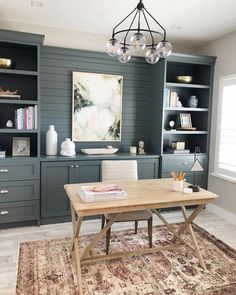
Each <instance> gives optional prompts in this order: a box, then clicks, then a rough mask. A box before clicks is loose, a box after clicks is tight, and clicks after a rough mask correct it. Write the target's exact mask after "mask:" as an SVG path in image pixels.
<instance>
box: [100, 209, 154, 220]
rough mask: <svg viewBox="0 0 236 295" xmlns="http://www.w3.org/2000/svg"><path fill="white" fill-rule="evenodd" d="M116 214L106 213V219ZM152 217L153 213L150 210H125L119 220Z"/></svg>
mask: <svg viewBox="0 0 236 295" xmlns="http://www.w3.org/2000/svg"><path fill="white" fill-rule="evenodd" d="M114 216H115V213H110V214H105V217H106V219H108V220H110V219H112V217H114ZM151 217H152V213H151V212H149V211H148V210H141V211H133V212H123V213H122V214H121V215H120V217H119V218H118V219H117V220H116V222H117V221H139V220H147V219H149V218H151Z"/></svg>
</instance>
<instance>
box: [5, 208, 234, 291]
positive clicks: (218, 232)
mask: <svg viewBox="0 0 236 295" xmlns="http://www.w3.org/2000/svg"><path fill="white" fill-rule="evenodd" d="M163 216H165V218H167V220H168V221H169V222H171V223H174V222H179V221H182V215H181V212H180V211H175V212H167V213H164V214H163ZM195 223H197V224H198V225H200V226H201V227H203V228H204V229H206V230H207V231H208V232H210V233H212V234H213V235H215V236H216V237H218V238H219V239H221V240H222V241H224V242H225V243H227V244H228V245H229V246H231V247H233V248H235V249H236V226H234V225H233V224H230V223H228V222H227V221H225V220H224V219H221V218H220V217H218V216H216V215H213V214H211V213H209V212H206V211H203V212H202V213H201V214H200V215H199V216H198V217H197V218H196V220H195ZM154 224H160V221H159V220H157V219H156V218H155V219H154ZM100 226H101V222H100V220H91V221H85V222H84V223H83V225H82V233H84V234H88V233H94V232H97V231H98V229H100ZM140 226H146V224H144V223H143V224H142V223H141V222H140ZM112 228H113V230H119V229H124V228H134V225H133V223H117V224H115V225H113V227H112ZM71 229H72V228H71V223H61V224H53V225H44V226H41V227H37V226H29V227H20V228H15V229H5V230H0V294H1V295H14V294H15V281H16V271H17V266H16V265H17V255H18V245H19V243H20V242H22V241H29V240H40V239H50V238H57V237H66V236H71V233H72V230H71ZM32 295H34V294H32Z"/></svg>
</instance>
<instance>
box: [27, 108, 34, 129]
mask: <svg viewBox="0 0 236 295" xmlns="http://www.w3.org/2000/svg"><path fill="white" fill-rule="evenodd" d="M28 122H29V125H28V129H33V128H34V107H32V106H30V107H28Z"/></svg>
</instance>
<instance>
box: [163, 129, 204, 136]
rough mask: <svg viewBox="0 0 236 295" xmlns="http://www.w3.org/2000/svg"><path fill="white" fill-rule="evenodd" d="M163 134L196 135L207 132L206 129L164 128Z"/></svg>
mask: <svg viewBox="0 0 236 295" xmlns="http://www.w3.org/2000/svg"><path fill="white" fill-rule="evenodd" d="M163 133H164V134H168V135H171V134H191V135H197V134H207V133H208V132H207V131H178V130H177V131H167V130H164V132H163Z"/></svg>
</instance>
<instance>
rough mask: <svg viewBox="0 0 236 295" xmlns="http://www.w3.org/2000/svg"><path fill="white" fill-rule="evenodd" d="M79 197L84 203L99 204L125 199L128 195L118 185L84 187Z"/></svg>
mask: <svg viewBox="0 0 236 295" xmlns="http://www.w3.org/2000/svg"><path fill="white" fill-rule="evenodd" d="M78 193H79V196H80V198H81V199H82V201H83V202H98V201H110V200H118V199H125V198H126V197H127V194H126V192H125V191H124V190H122V189H121V188H120V187H119V186H118V185H117V184H106V185H104V184H103V185H102V184H101V185H94V186H93V185H89V186H82V187H81V188H80V190H79V192H78Z"/></svg>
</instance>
